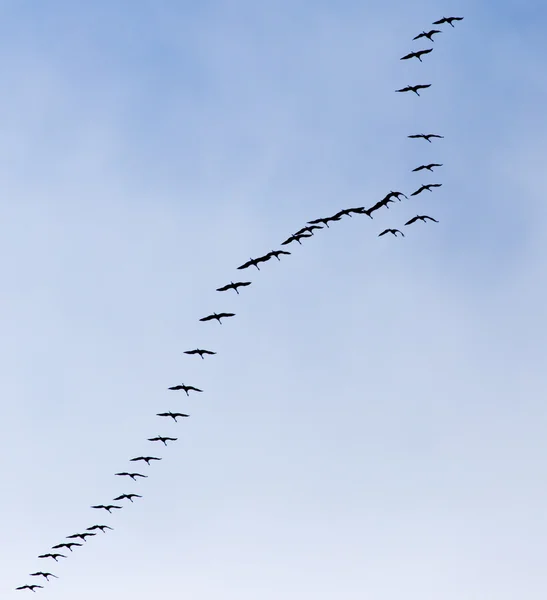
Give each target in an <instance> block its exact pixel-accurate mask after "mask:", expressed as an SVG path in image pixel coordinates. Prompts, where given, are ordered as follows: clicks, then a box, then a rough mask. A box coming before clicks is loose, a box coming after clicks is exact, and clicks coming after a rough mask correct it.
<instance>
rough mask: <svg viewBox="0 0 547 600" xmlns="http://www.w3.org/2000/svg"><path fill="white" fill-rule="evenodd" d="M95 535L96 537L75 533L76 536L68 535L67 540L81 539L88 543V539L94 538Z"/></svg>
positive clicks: (92, 534) (90, 534) (89, 534)
mask: <svg viewBox="0 0 547 600" xmlns="http://www.w3.org/2000/svg"><path fill="white" fill-rule="evenodd" d="M94 535H96V534H95V533H75V534H74V535H67V536H66V537H67V539H69V540H75V539H80V540H82V541H84V542H87V539H86V538H88V537H93V536H94Z"/></svg>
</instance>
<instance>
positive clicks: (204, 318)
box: [200, 315, 220, 321]
mask: <svg viewBox="0 0 547 600" xmlns="http://www.w3.org/2000/svg"><path fill="white" fill-rule="evenodd" d="M219 316H220V315H219ZM213 319H216V317H215V315H207V316H206V317H203V318H201V319H200V321H212V320H213Z"/></svg>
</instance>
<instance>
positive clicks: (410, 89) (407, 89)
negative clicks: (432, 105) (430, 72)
mask: <svg viewBox="0 0 547 600" xmlns="http://www.w3.org/2000/svg"><path fill="white" fill-rule="evenodd" d="M428 87H431V84H430V83H424V84H419V85H407V86H406V87H404V88H401V89H400V90H395V91H396V92H414V93H415V94H416V96H419V95H420V94H418V90H425V89H426V88H428Z"/></svg>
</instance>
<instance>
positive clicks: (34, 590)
mask: <svg viewBox="0 0 547 600" xmlns="http://www.w3.org/2000/svg"><path fill="white" fill-rule="evenodd" d="M43 587H44V586H43V585H36V584H33V585H21V586H19V587H16V588H15V589H16V590H30V591H31V592H36V588H43Z"/></svg>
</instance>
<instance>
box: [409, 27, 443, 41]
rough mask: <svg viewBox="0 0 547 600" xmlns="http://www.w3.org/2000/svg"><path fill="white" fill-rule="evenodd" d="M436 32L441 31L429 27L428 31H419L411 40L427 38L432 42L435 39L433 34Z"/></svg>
mask: <svg viewBox="0 0 547 600" xmlns="http://www.w3.org/2000/svg"><path fill="white" fill-rule="evenodd" d="M436 33H442V31H440V30H439V29H431V30H430V31H422V33H419V34H418V35H417V36H416V37H414V38H412V39H413V40H419V39H420V38H423V37H425V38H427V39H428V40H429V41H430V42H434V41H435V40H434V39H433V36H434V35H435V34H436Z"/></svg>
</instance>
